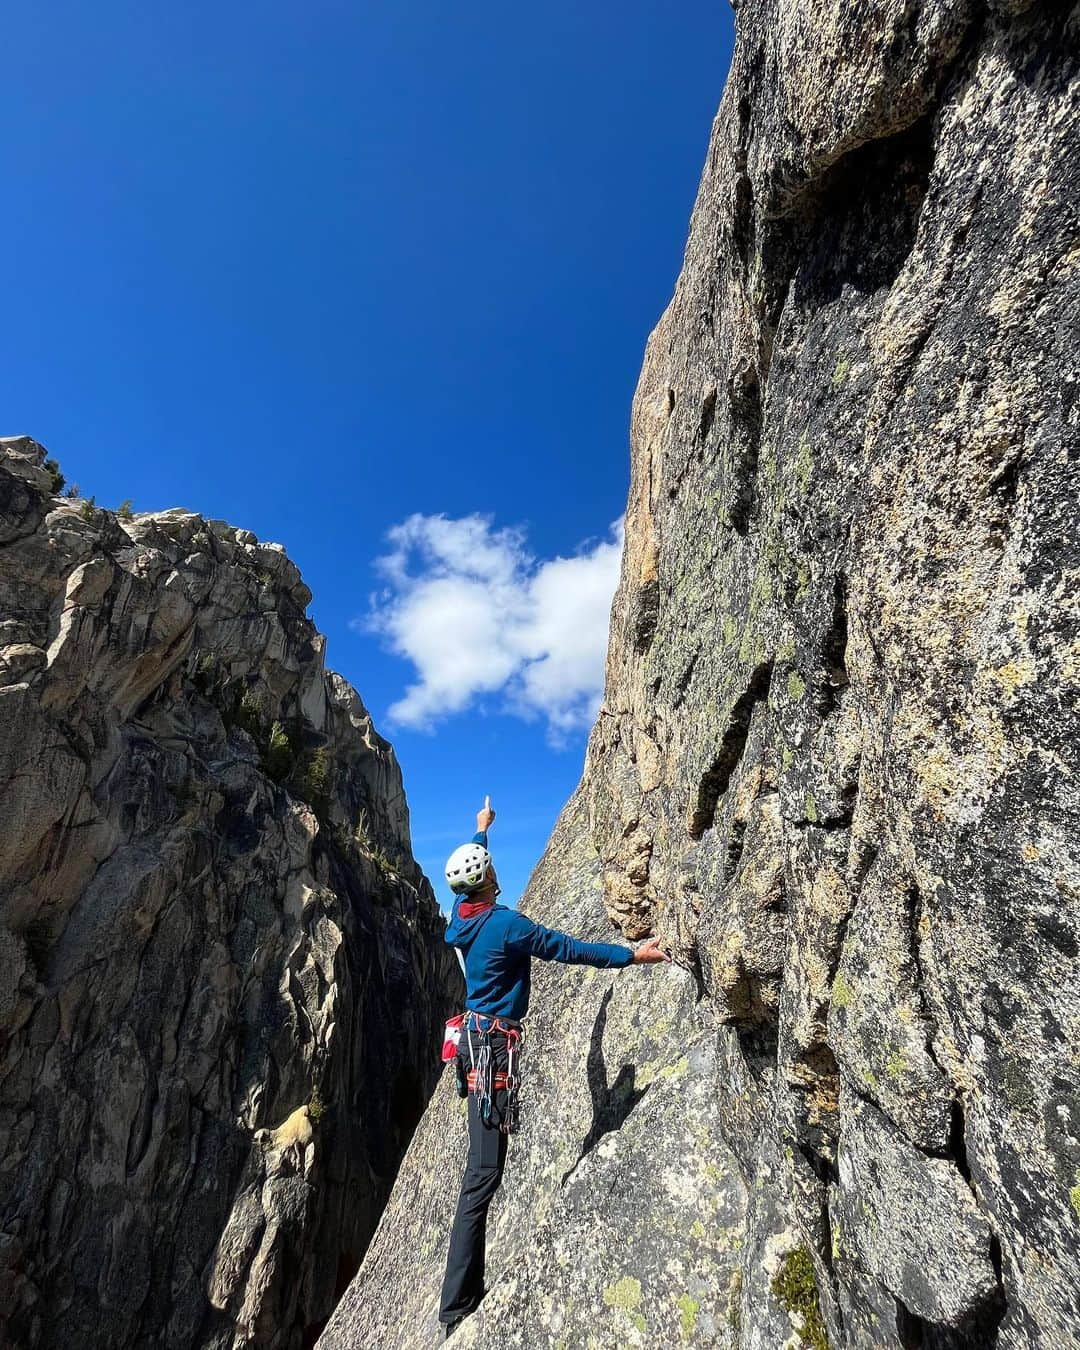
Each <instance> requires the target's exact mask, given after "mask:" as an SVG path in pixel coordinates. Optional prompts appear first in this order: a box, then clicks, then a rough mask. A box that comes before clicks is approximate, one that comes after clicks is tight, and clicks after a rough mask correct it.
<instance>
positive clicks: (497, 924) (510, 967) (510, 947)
mask: <svg viewBox="0 0 1080 1350" xmlns="http://www.w3.org/2000/svg"><path fill="white" fill-rule="evenodd" d="M494 820H495V812H494V811H493V810H492V809H491V798H490V797H485V799H484V806H483V809H482V810H481V811H480V812H478V814H477V817H476V831H477V832H476V834H475V835H474V837H473V839H472V842H471V843H468V844H462V845H461V847H460V848H457V849H455V850H454V852H453V853H452V854H451V855H450V857H449V859H448V860H447V863H446V880H447V882H448V883H449V885H450V889H451V890H452V891H454V892H455V894H456V895H457V897H458V898H457V900H456V901H455V904H454V911H453V915H452V917H451V919H450V923H449V925H448V927H447V930H446V941H447V942H448V943H450V944H451V945H452V946H454V947H457V949H458V951H459V952H460V953H461V955H462V958H463V960H464V963H465V986H466V996H465V1007H466V1011H465V1014H464V1016H463V1018H461V1019H456V1018H455V1019H453V1022H454V1023H457V1026H454V1035H456V1034H457V1033H458V1032H459V1031H460V1037H461V1039H460V1042H459V1044H458V1047H457V1053H456V1056H455V1057H454V1058H455V1060H456V1065H455V1067H456V1071H457V1074H458V1082H459V1086H460V1087H463V1088H464V1089H465V1091H466V1092H467V1093H468V1098H469V1108H468V1111H469V1154H468V1161H467V1163H466V1166H465V1175H464V1177H463V1179H462V1182H461V1194H460V1195H459V1197H458V1204H457V1213H456V1214H455V1216H454V1225H453V1228H452V1229H451V1231H450V1248H449V1251H448V1253H447V1257H446V1275H445V1277H444V1279H443V1287H442V1300H441V1304H440V1308H439V1321H440V1322H441V1323H442V1324H443V1325H444V1326H445V1328H446V1336H447V1339H449V1337H450V1336H451V1335H452V1334H453V1332H454V1331H455V1330H456V1328H457V1327H459V1326H460V1325H461V1323H462V1322H463V1321H464V1319H465V1318H466V1317H468V1316H469V1314H470V1313H472V1312H475V1311H476V1308H477V1306H478V1305H479V1303H480V1300H481V1299H482V1298H483V1296H484V1243H485V1235H486V1229H487V1212H488V1206H489V1205H490V1204H491V1200H492V1197H493V1196H494V1195H495V1192H496V1191H497V1190H498V1189H499V1183H500V1182H501V1181H502V1173H503V1165H504V1163H505V1161H506V1143H507V1136H508V1135H509V1134H512V1133H513V1132H514V1130H515V1129H516V1126H517V1086H518V1057H519V1054H520V1049H521V1043H522V1037H523V1030H524V1029H523V1027H522V1021H523V1019H524V1017H525V1014H526V1012H527V1011H528V1007H529V982H530V967H531V961H532V958H533V957H534V956H538V957H539V958H540V959H541V960H542V961H561V962H564V963H565V964H567V965H579V966H598V967H601V968H611V967H623V966H629V965H633V964H636V965H652V964H655V963H657V962H662V961H670V959H671V958H670V957H669V956H667V955H665V954H664V952H662V951H661V950H660V945H659V940H658V939H653V940H651V941H649V942H645V943H643V944H642V945H641V946H640V947H638V948H637V950H636V951H635V950H634V949H632V948H630V947H623V946H618V945H614V944H612V943H607V942H581V941H579V940H578V939H577V938H574V937H570V936H569V935H568V934H566V933H559V932H556V931H554V930H553V929H550V928H544V927H543V926H542V925H541V924H538V923H534V922H533V920H532V919H529V918H527V917H526V916H525V915H524V914H519V913H518V911H517V910H516V909H508V908H507V907H506V906H505V905H498V904H496V903H495V901H496V899H497V897H498V896H499V894H500V891H499V879H498V877H497V875H496V873H495V867H494V864H493V863H492V861H491V854H490V853H489V852H488V847H487V844H488V837H487V832H488V830H489V829H490V828H491V826H492V824H493V823H494ZM452 1025H453V1023H448V1024H447V1026H448V1030H449V1029H450V1028H451V1026H452ZM448 1044H449V1047H450V1052H451V1053H452V1050H453V1042H452V1040H451V1041H450V1042H449V1043H448ZM444 1057H446V1056H445V1055H444ZM463 1095H464V1092H463Z"/></svg>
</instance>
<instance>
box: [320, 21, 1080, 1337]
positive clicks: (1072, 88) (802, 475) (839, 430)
mask: <svg viewBox="0 0 1080 1350" xmlns="http://www.w3.org/2000/svg"><path fill="white" fill-rule="evenodd" d="M736 23H737V42H736V48H735V54H734V59H733V64H732V69H731V74H730V76H729V79H728V84H727V88H726V90H725V93H724V97H723V100H722V103H721V106H720V111H719V114H718V116H717V119H716V121H715V124H714V127H713V133H712V139H711V143H710V147H709V153H708V158H707V162H706V167H705V172H704V175H703V178H702V182H701V187H700V190H699V194H698V198H697V202H696V205H695V208H694V213H693V218H692V220H691V226H690V237H689V241H688V244H687V249H686V255H685V259H684V264H683V269H682V273H681V275H680V278H679V281H678V284H677V286H676V290H675V294H674V296H673V298H672V301H671V303H670V305H669V306H668V308H667V310H666V312H665V313H664V315H663V317H662V318H661V320H660V322H659V324H658V325H657V328H656V330H655V331H654V333H653V334H652V336H651V338H650V340H649V343H648V347H647V350H646V354H645V362H644V368H643V370H642V374H641V380H640V383H639V386H638V391H637V394H636V397H635V400H634V407H633V412H632V426H631V430H632V464H631V472H632V477H631V487H630V496H629V502H628V507H627V515H626V544H625V552H624V558H623V569H622V577H621V581H620V586H619V590H618V594H617V596H616V601H615V605H614V609H613V615H612V628H611V640H610V647H609V654H608V668H607V686H606V693H605V698H604V704H603V707H602V709H601V712H600V716H599V719H598V721H597V723H596V726H595V728H594V730H593V733H592V736H591V739H590V744H589V751H588V756H587V761H586V766H585V773H584V777H583V781H582V785H581V787H580V789H579V792H578V794H577V796H576V797H575V799H574V802H573V804H572V805H571V807H569V808H568V809H567V811H566V812H565V813H564V815H563V817H562V819H561V821H560V823H559V825H558V826H557V828H556V831H555V834H554V836H553V839H552V842H551V844H550V846H549V852H548V855H547V857H546V859H545V861H544V863H542V864H541V867H540V868H539V870H538V872H537V874H536V877H535V878H534V880H533V883H532V885H531V886H530V889H529V891H528V893H527V895H526V897H525V900H524V905H525V907H526V908H527V909H528V911H529V912H530V913H532V914H535V916H536V917H537V918H539V919H541V920H542V921H544V922H546V923H552V924H555V925H558V924H559V923H560V922H562V924H563V926H567V927H570V928H572V929H574V930H575V931H586V932H590V931H592V932H597V933H600V932H604V931H607V932H610V927H609V926H608V925H610V923H612V922H614V923H615V924H616V925H617V926H618V928H619V929H621V931H622V933H623V934H624V935H625V936H626V937H627V938H631V939H633V938H638V937H641V936H644V935H645V934H648V933H655V934H658V935H659V936H660V937H661V938H662V939H663V940H664V941H665V942H666V943H667V945H668V948H669V950H671V951H672V952H673V953H674V954H675V955H676V958H677V960H678V962H679V963H680V965H681V966H682V967H683V968H684V971H683V974H682V975H681V976H680V975H678V974H675V973H671V974H669V975H668V976H660V977H659V978H656V979H651V980H650V979H648V978H639V974H638V973H637V972H632V973H629V974H626V975H619V976H617V977H612V976H606V975H605V976H602V977H592V976H582V975H580V974H573V975H567V974H566V973H565V972H559V973H550V974H549V973H547V972H545V973H544V976H543V978H542V980H540V981H538V985H537V989H538V997H539V1007H538V1010H537V1012H536V1015H535V1019H534V1020H535V1029H534V1035H533V1038H532V1041H531V1054H530V1062H529V1065H528V1071H527V1072H528V1082H529V1094H530V1095H529V1098H528V1101H527V1104H526V1112H525V1118H526V1122H527V1123H526V1126H525V1131H524V1132H523V1135H522V1136H521V1138H520V1139H519V1140H516V1141H515V1143H514V1145H512V1151H511V1159H510V1163H509V1165H508V1172H507V1178H508V1179H507V1184H506V1187H505V1188H504V1193H503V1196H502V1199H501V1206H500V1208H498V1209H497V1210H496V1211H495V1216H494V1219H493V1231H492V1239H491V1243H490V1248H489V1250H490V1258H489V1289H490V1292H489V1294H488V1296H487V1297H486V1299H485V1300H484V1302H483V1304H482V1305H481V1308H480V1310H479V1312H478V1313H477V1314H476V1315H475V1316H474V1317H473V1318H470V1319H468V1320H467V1321H466V1323H465V1324H464V1325H463V1327H462V1328H461V1330H460V1331H459V1332H457V1333H456V1337H457V1338H459V1344H461V1345H462V1346H463V1347H467V1346H470V1345H477V1346H479V1345H487V1344H495V1343H503V1344H507V1345H511V1346H513V1345H519V1346H528V1347H532V1346H546V1345H552V1346H553V1345H558V1344H567V1345H599V1346H606V1345H624V1344H657V1345H658V1344H678V1343H680V1341H685V1340H686V1339H687V1338H688V1337H689V1339H690V1343H693V1344H698V1345H703V1346H704V1345H731V1344H735V1343H736V1340H737V1343H738V1344H740V1345H742V1346H744V1347H761V1350H775V1347H777V1346H780V1345H783V1344H784V1343H785V1342H786V1341H787V1340H788V1338H789V1337H791V1336H792V1335H793V1334H800V1335H802V1336H804V1337H806V1336H811V1337H820V1338H822V1339H827V1341H828V1344H830V1345H831V1346H834V1347H842V1346H847V1347H852V1350H856V1348H858V1347H862V1346H869V1345H874V1346H884V1347H893V1350H900V1348H901V1347H908V1346H912V1345H927V1346H930V1345H941V1346H946V1345H947V1346H950V1347H955V1348H956V1350H961V1348H964V1347H966V1348H967V1350H981V1348H982V1347H986V1346H992V1345H996V1346H999V1347H1002V1350H1005V1348H1006V1347H1007V1348H1008V1350H1021V1347H1031V1350H1035V1348H1036V1347H1043V1346H1050V1345H1053V1346H1055V1347H1056V1346H1071V1345H1077V1344H1080V1321H1078V1316H1077V1295H1078V1292H1080V1258H1078V1251H1080V1247H1078V1244H1077V1241H1076V1236H1077V1227H1076V1214H1075V1190H1074V1188H1075V1186H1076V1177H1077V1166H1078V1164H1080V1152H1078V1150H1080V1142H1078V1141H1080V1078H1078V1074H1077V1063H1076V1058H1075V1053H1074V1047H1075V1046H1076V1044H1077V1043H1078V1041H1080V1035H1078V1033H1080V992H1078V990H1080V986H1078V982H1077V978H1076V960H1077V955H1078V952H1080V911H1078V905H1080V852H1078V842H1077V841H1078V839H1080V830H1078V828H1077V827H1078V824H1080V793H1078V788H1077V782H1078V775H1080V758H1078V755H1080V750H1078V747H1080V712H1078V710H1080V659H1078V655H1077V653H1078V651H1080V645H1078V644H1080V609H1078V606H1077V603H1076V595H1077V581H1078V578H1080V536H1078V532H1077V528H1076V501H1077V495H1078V488H1080V482H1078V472H1077V466H1078V463H1080V459H1078V456H1077V444H1078V443H1080V436H1078V431H1080V427H1078V415H1077V408H1078V407H1080V404H1078V402H1077V399H1076V389H1077V386H1078V380H1080V368H1078V347H1080V340H1078V337H1077V333H1076V325H1075V315H1076V313H1077V312H1078V301H1080V233H1078V224H1077V216H1076V211H1075V202H1076V200H1077V197H1078V195H1080V142H1078V140H1077V137H1076V134H1075V126H1076V114H1077V109H1078V106H1080V87H1078V75H1080V59H1078V58H1080V16H1078V10H1077V8H1076V6H1075V5H1074V4H1069V3H1065V4H1053V3H1037V2H1036V3H1024V2H1023V0H1021V3H994V4H991V5H983V6H978V5H975V4H973V3H970V0H934V3H930V4H925V5H922V6H916V7H914V8H913V7H910V6H907V7H905V6H903V5H901V4H899V3H896V4H893V3H883V4H877V5H871V4H868V3H864V2H862V0H858V2H857V3H847V4H838V3H837V4H829V5H826V6H825V8H824V9H822V8H821V7H818V8H817V9H814V10H813V11H811V10H810V9H807V8H805V7H803V8H802V9H800V7H798V6H794V5H783V4H779V3H773V2H772V0H770V2H768V3H761V4H754V5H749V4H741V5H739V6H737V10H736ZM569 858H573V859H575V860H576V861H575V863H574V866H573V867H572V868H570V867H567V866H566V860H567V859H569ZM679 979H681V980H682V981H683V984H682V985H681V986H680V985H678V984H677V983H676V981H677V980H679ZM601 1019H605V1020H604V1025H603V1027H602V1029H601V1031H600V1033H599V1040H598V1044H599V1045H600V1046H601V1048H602V1063H603V1070H602V1072H601V1071H600V1070H599V1069H598V1068H597V1067H596V1063H597V1061H596V1060H595V1057H594V1059H593V1060H590V1058H589V1055H588V1054H587V1052H585V1051H584V1049H583V1046H582V1037H584V1036H586V1035H589V1036H591V1035H593V1034H595V1032H596V1028H597V1026H598V1024H599V1023H600V1021H601ZM683 1054H686V1055H687V1056H688V1060H689V1071H688V1072H687V1074H686V1075H685V1076H683V1077H682V1078H679V1079H678V1080H677V1081H674V1080H673V1081H671V1082H670V1083H668V1082H666V1081H665V1080H663V1078H662V1072H661V1071H662V1070H663V1069H664V1067H665V1066H667V1065H670V1064H674V1063H675V1062H676V1061H677V1060H678V1059H679V1057H680V1056H682V1055H683ZM615 1064H618V1065H619V1066H620V1069H619V1072H621V1073H623V1074H624V1080H623V1081H624V1083H629V1082H632V1083H633V1085H634V1094H633V1095H635V1096H636V1094H637V1092H638V1091H639V1088H640V1085H642V1084H644V1083H645V1082H646V1081H647V1082H648V1086H647V1088H646V1090H645V1095H644V1096H643V1097H641V1098H639V1099H637V1100H636V1101H635V1104H634V1106H633V1109H632V1110H630V1111H629V1112H628V1113H626V1114H625V1115H620V1113H619V1111H617V1110H615V1108H614V1107H613V1106H611V1105H609V1100H610V1099H609V1094H610V1093H611V1092H612V1089H613V1083H612V1079H611V1072H610V1069H609V1067H608V1066H610V1065H615ZM662 1092H667V1093H669V1094H670V1095H668V1096H661V1093H662ZM590 1095H591V1099H592V1108H593V1109H592V1113H591V1114H590V1107H589V1103H590ZM628 1100H629V1098H628ZM661 1105H663V1108H664V1109H663V1111H662V1113H661V1112H660V1111H659V1107H660V1106H661ZM448 1106H449V1099H448V1098H446V1097H445V1096H440V1095H437V1096H436V1098H435V1100H434V1102H433V1105H432V1107H431V1108H430V1110H429V1112H428V1115H427V1117H426V1118H425V1120H424V1122H423V1123H422V1125H421V1127H420V1131H419V1134H418V1136H417V1140H416V1141H415V1143H414V1146H413V1150H412V1152H411V1153H410V1156H409V1158H407V1160H406V1163H405V1169H404V1173H403V1180H402V1182H401V1183H400V1184H399V1189H398V1192H397V1193H395V1196H394V1197H393V1198H392V1200H391V1203H390V1206H389V1208H388V1210H387V1212H386V1214H385V1215H384V1218H383V1221H382V1225H381V1227H380V1231H379V1235H378V1237H377V1239H376V1241H375V1243H374V1245H373V1247H372V1249H371V1252H370V1253H369V1256H368V1258H367V1261H366V1262H365V1264H364V1266H363V1268H362V1269H361V1272H360V1274H359V1276H358V1278H357V1280H356V1281H355V1282H354V1284H353V1286H352V1288H351V1289H350V1292H349V1294H348V1296H347V1297H346V1299H345V1301H344V1302H343V1304H342V1306H341V1308H340V1309H339V1312H338V1314H337V1315H336V1316H335V1319H334V1320H333V1321H332V1323H331V1325H330V1327H329V1328H328V1329H327V1332H326V1333H325V1335H324V1337H323V1344H324V1345H325V1346H326V1347H327V1348H328V1350H338V1347H342V1348H343V1347H344V1346H345V1345H347V1344H349V1343H350V1342H349V1337H350V1336H352V1337H354V1338H355V1337H359V1340H360V1341H361V1343H368V1344H375V1343H379V1344H383V1343H393V1340H394V1337H395V1335H396V1336H397V1343H398V1344H401V1345H403V1346H422V1345H427V1344H429V1343H431V1338H432V1336H433V1335H434V1333H435V1327H434V1325H433V1317H434V1308H435V1300H436V1298H437V1290H438V1280H439V1278H440V1276H441V1256H442V1254H443V1243H444V1240H445V1231H446V1227H447V1224H448V1219H449V1212H450V1208H451V1206H452V1193H453V1189H454V1184H453V1183H454V1178H455V1177H456V1175H457V1169H458V1166H459V1165H460V1155H461V1138H460V1132H459V1131H458V1132H456V1133H455V1131H454V1129H453V1127H452V1125H451V1124H450V1121H449V1117H448V1115H447V1111H448ZM601 1120H606V1121H608V1122H610V1123H609V1124H608V1126H606V1127H605V1128H604V1129H603V1132H602V1133H600V1134H598V1133H597V1131H598V1130H600V1128H601V1127H600V1125H599V1124H597V1123H596V1122H598V1121H601ZM530 1121H531V1122H532V1123H531V1124H529V1123H528V1122H530ZM590 1121H592V1122H593V1123H592V1124H589V1123H588V1122H590ZM646 1126H647V1127H648V1128H646ZM583 1131H584V1136H583ZM582 1137H584V1138H585V1139H586V1140H590V1141H591V1143H590V1147H589V1148H588V1149H586V1150H584V1151H583V1152H582V1151H581V1143H580V1141H581V1139H582ZM699 1139H701V1140H704V1139H707V1140H708V1141H709V1143H708V1148H709V1150H710V1153H709V1156H708V1157H707V1159H706V1158H705V1157H704V1155H703V1153H702V1151H701V1148H700V1147H699V1145H698V1142H697V1141H698V1140H699ZM579 1154H580V1156H579ZM699 1159H701V1160H702V1161H704V1162H705V1166H702V1167H700V1169H699V1168H698V1160H699ZM688 1175H693V1176H695V1178H697V1179H698V1180H697V1182H696V1184H697V1186H698V1189H697V1191H696V1199H695V1201H694V1203H693V1204H692V1205H691V1204H690V1202H689V1201H688V1199H687V1197H686V1193H685V1189H684V1182H685V1179H686V1177H687V1176H688ZM429 1176H434V1177H436V1178H437V1181H436V1182H435V1183H430V1182H428V1181H426V1180H425V1178H427V1177H429ZM586 1180H587V1181H588V1183H589V1184H588V1186H586V1185H584V1184H583V1183H584V1182H585V1181H586ZM714 1205H715V1207H716V1210H717V1212H716V1213H713V1212H712V1211H711V1207H712V1206H714ZM695 1210H698V1211H700V1212H694V1211H695ZM698 1224H700V1225H701V1226H700V1228H698V1227H696V1225H698ZM702 1233H704V1235H705V1237H704V1239H703V1238H702V1237H701V1234H702ZM703 1241H704V1243H705V1244H706V1250H704V1251H703V1250H702V1247H701V1245H700V1244H701V1243H702V1242H703ZM418 1251H419V1252H422V1261H421V1262H420V1263H419V1265H418V1264H417V1262H416V1253H417V1252H418ZM793 1252H800V1253H803V1255H802V1256H800V1257H799V1271H798V1272H796V1273H798V1274H799V1276H800V1279H799V1281H798V1283H799V1285H800V1287H802V1288H803V1289H804V1290H805V1289H808V1288H809V1287H810V1285H812V1286H813V1288H814V1289H815V1290H816V1298H817V1305H816V1306H817V1309H818V1312H817V1314H816V1315H814V1316H811V1315H810V1312H809V1308H808V1305H807V1304H806V1303H805V1301H804V1302H803V1305H802V1306H801V1309H800V1311H799V1314H798V1318H799V1328H798V1329H793V1326H792V1314H791V1312H790V1310H789V1308H788V1307H786V1306H785V1302H784V1298H785V1297H786V1296H787V1295H790V1294H791V1293H792V1289H791V1284H792V1281H791V1280H790V1279H788V1278H787V1277H786V1276H785V1275H784V1273H783V1271H784V1270H785V1269H786V1270H787V1276H791V1275H792V1274H793V1272H792V1269H791V1265H790V1260H791V1257H790V1254H791V1253H793ZM785 1259H788V1262H789V1264H788V1266H787V1267H786V1268H785V1267H784V1265H783V1262H784V1261H785ZM689 1274H693V1277H694V1281H693V1282H692V1281H690V1280H689V1279H688V1278H687V1276H688V1275H689ZM803 1277H805V1279H804V1278H803ZM629 1281H637V1283H638V1284H639V1285H640V1288H641V1299H640V1302H635V1304H634V1307H633V1309H632V1310H630V1309H629V1308H627V1307H623V1306H616V1305H615V1304H613V1303H612V1302H611V1301H610V1299H608V1300H606V1299H605V1291H618V1290H627V1289H630V1288H632V1287H633V1288H636V1287H637V1286H636V1285H634V1286H631V1285H630V1284H629V1283H626V1282H629ZM684 1295H685V1296H687V1297H689V1298H690V1299H691V1300H693V1301H694V1302H695V1303H697V1304H698V1305H699V1308H698V1311H697V1312H696V1315H695V1318H694V1320H693V1325H692V1326H689V1325H688V1319H685V1320H684V1313H685V1307H687V1306H689V1305H680V1302H679V1300H680V1299H681V1298H682V1297H683V1296H684ZM790 1301H791V1299H790V1298H788V1302H790ZM387 1307H393V1308H395V1309H397V1310H399V1311H400V1312H402V1313H403V1316H401V1318H400V1321H399V1322H398V1324H397V1330H394V1329H392V1328H391V1327H390V1324H389V1323H388V1322H387V1321H386V1320H385V1317H384V1314H383V1312H382V1311H380V1310H381V1309H384V1308H387ZM630 1311H632V1312H633V1313H634V1314H636V1315H637V1316H639V1317H641V1318H642V1319H643V1321H644V1328H641V1327H639V1326H638V1325H637V1324H636V1323H634V1322H633V1320H632V1319H631V1318H630V1317H629V1316H628V1313H629V1312H630ZM616 1318H618V1319H619V1323H618V1325H615V1319H616ZM818 1318H820V1326H819V1325H818ZM811 1324H812V1325H811ZM402 1328H404V1330H402Z"/></svg>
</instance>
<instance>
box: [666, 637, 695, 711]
mask: <svg viewBox="0 0 1080 1350" xmlns="http://www.w3.org/2000/svg"><path fill="white" fill-rule="evenodd" d="M700 656H701V649H700V647H699V648H698V650H697V651H696V652H695V653H694V654H693V656H692V657H691V658H690V660H689V661H688V662H687V663H686V668H685V669H684V670H683V673H682V674H681V675H680V676H679V678H678V680H677V682H676V684H675V688H674V690H673V691H672V697H671V707H672V710H673V711H674V709H676V708H678V707H680V706H681V704H682V701H683V699H685V698H686V691H687V690H688V689H689V688H690V681H691V680H692V679H693V678H694V667H695V666H696V665H697V663H698V658H699V657H700Z"/></svg>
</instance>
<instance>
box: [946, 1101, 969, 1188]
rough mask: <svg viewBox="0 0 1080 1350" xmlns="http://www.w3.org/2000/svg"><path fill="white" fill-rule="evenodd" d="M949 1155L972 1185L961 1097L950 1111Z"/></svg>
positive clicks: (957, 1168)
mask: <svg viewBox="0 0 1080 1350" xmlns="http://www.w3.org/2000/svg"><path fill="white" fill-rule="evenodd" d="M948 1151H949V1157H950V1158H951V1159H952V1161H953V1163H954V1165H955V1167H956V1170H957V1171H958V1172H959V1173H960V1175H961V1176H962V1177H963V1178H964V1180H965V1181H966V1182H967V1184H968V1185H969V1186H970V1185H971V1167H970V1165H969V1163H968V1156H967V1143H966V1142H965V1139H964V1107H963V1103H962V1102H961V1101H960V1099H959V1097H958V1098H957V1099H956V1100H955V1101H954V1102H953V1104H952V1107H951V1109H950V1111H949V1149H948Z"/></svg>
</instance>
